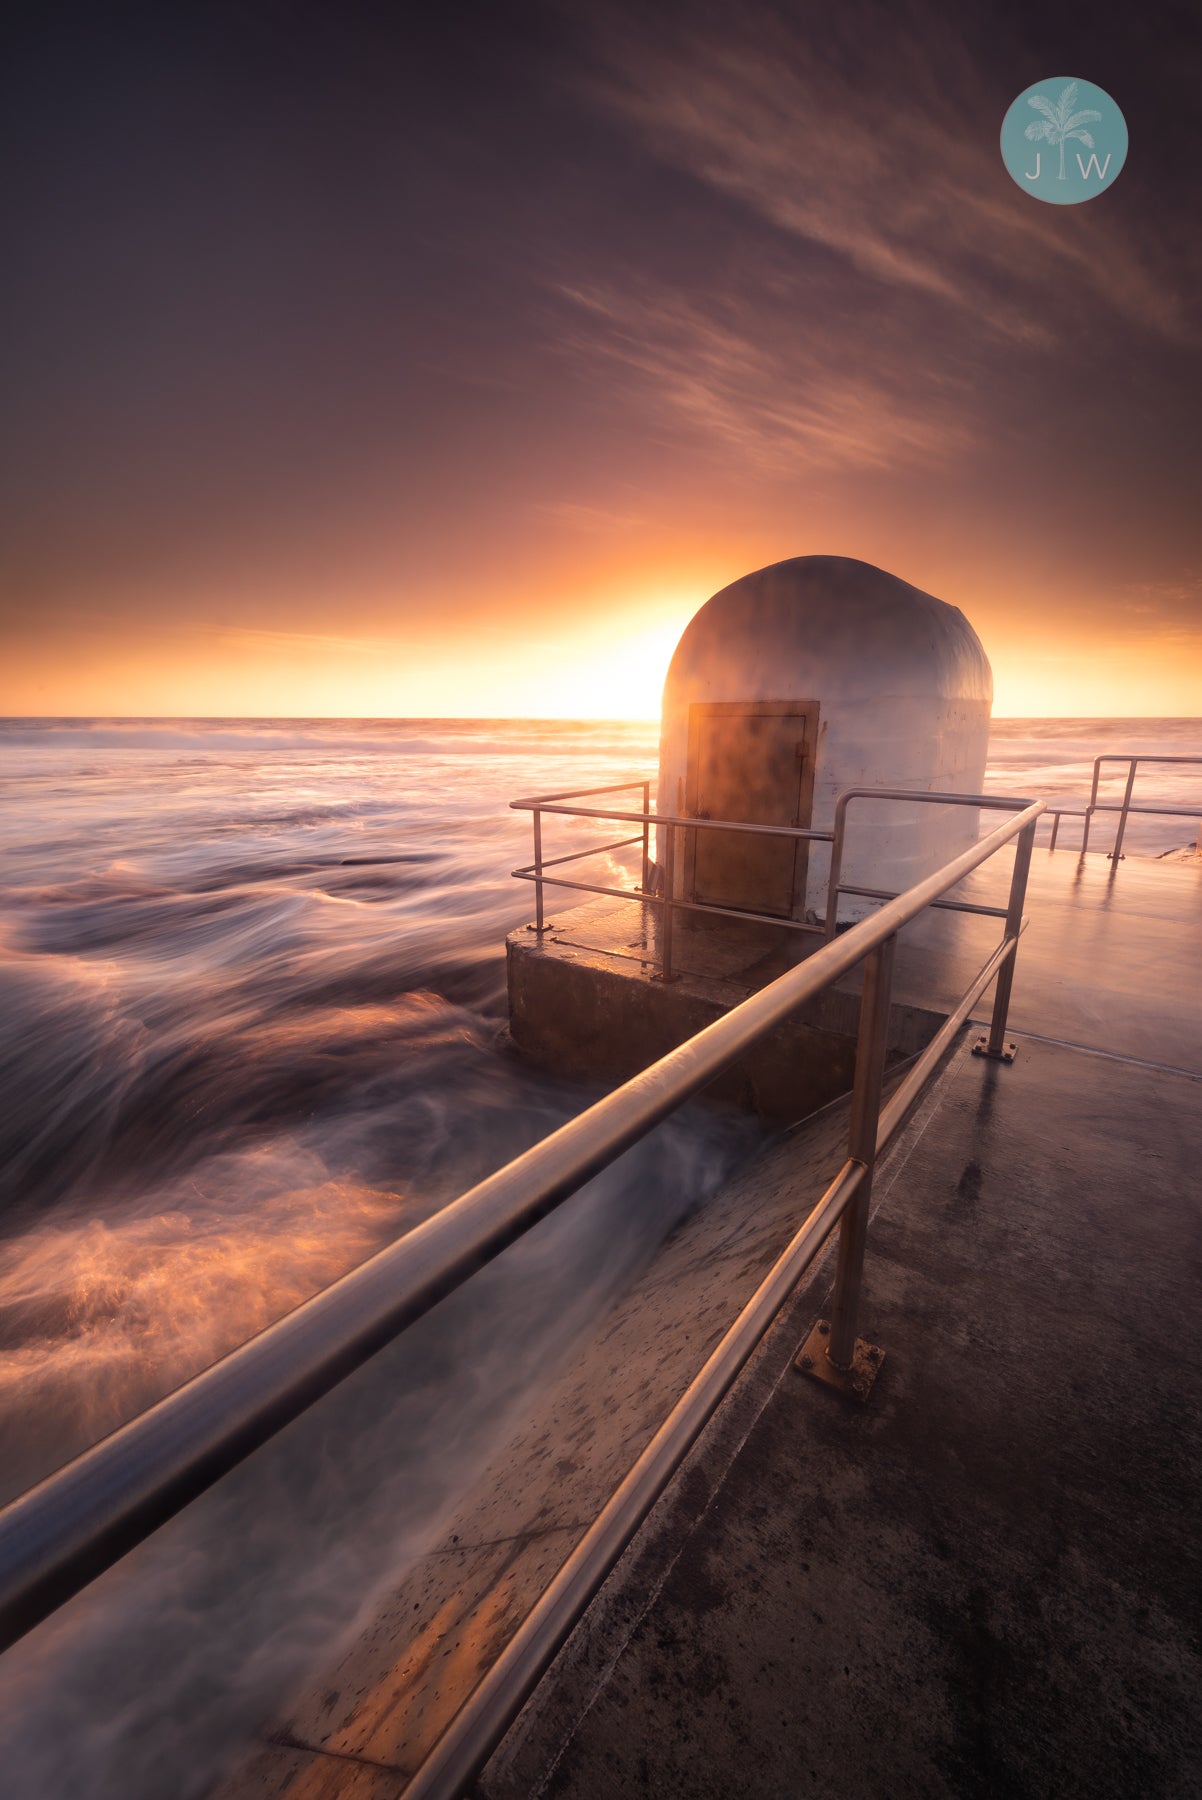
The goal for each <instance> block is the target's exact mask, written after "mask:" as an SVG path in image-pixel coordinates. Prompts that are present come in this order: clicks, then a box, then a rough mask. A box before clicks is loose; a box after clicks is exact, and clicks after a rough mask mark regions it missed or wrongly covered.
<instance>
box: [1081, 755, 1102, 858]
mask: <svg viewBox="0 0 1202 1800" xmlns="http://www.w3.org/2000/svg"><path fill="white" fill-rule="evenodd" d="M1101 775H1102V759H1101V757H1100V756H1095V757H1094V759H1093V782H1092V784H1091V786H1090V790H1089V805H1088V806H1087V807H1086V808H1085V830H1084V831H1083V832H1082V834H1081V854H1082V856H1084V855H1085V852H1086V851H1087V850H1088V849H1089V828H1090V826H1091V825H1092V824H1093V816H1094V813H1095V811H1096V810H1097V805H1098V782H1099V780H1100V779H1101Z"/></svg>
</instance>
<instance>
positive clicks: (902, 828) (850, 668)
mask: <svg viewBox="0 0 1202 1800" xmlns="http://www.w3.org/2000/svg"><path fill="white" fill-rule="evenodd" d="M992 697H993V678H992V674H991V671H990V667H989V662H988V660H987V658H986V656H985V652H984V651H983V649H982V648H981V644H980V640H979V639H978V638H977V635H976V633H975V632H974V631H973V629H972V626H971V625H970V624H969V623H968V621H967V619H966V618H965V617H964V615H963V613H961V612H960V610H959V609H958V608H957V607H954V606H949V605H947V604H946V603H945V602H944V601H942V600H936V599H935V598H934V597H933V596H932V595H930V594H925V593H923V592H922V591H921V590H920V589H918V588H914V587H911V586H910V585H909V583H908V582H904V581H901V580H899V579H898V577H897V576H895V575H889V574H887V573H886V572H885V571H884V570H883V569H878V568H875V567H874V566H873V565H872V564H871V563H865V562H858V561H856V560H855V559H853V558H850V557H842V556H800V557H793V558H791V559H790V560H789V561H787V562H780V563H774V564H773V565H772V566H771V567H769V568H766V569H758V570H756V571H755V573H754V574H751V575H745V576H743V577H742V578H741V579H740V580H739V581H735V582H732V583H731V585H730V586H729V587H726V588H723V589H722V590H721V592H720V593H717V594H715V595H714V596H713V598H712V599H711V600H708V601H707V602H706V604H705V605H704V606H703V607H702V608H701V610H700V611H699V612H698V613H697V614H696V615H695V617H694V618H693V619H692V620H691V621H690V623H689V625H688V626H687V627H686V629H685V631H684V634H683V636H682V637H681V639H680V642H679V644H678V645H677V647H676V651H675V654H674V655H673V657H672V661H671V664H670V666H669V669H668V675H667V680H666V682H665V684H664V699H663V715H662V732H661V740H660V770H659V803H658V804H659V810H660V811H661V812H672V813H679V814H682V815H686V816H689V817H694V818H695V817H704V816H707V815H708V816H709V817H711V818H715V819H717V818H734V819H749V820H754V821H756V822H758V823H778V824H788V823H795V822H796V823H800V824H810V825H812V826H814V827H815V828H818V829H825V828H827V827H828V826H829V825H830V823H831V820H832V818H833V812H834V804H835V799H836V797H837V796H838V794H839V793H841V792H842V791H843V790H844V789H846V788H850V787H868V786H878V787H905V788H913V789H916V790H925V791H928V792H929V791H932V790H936V791H939V790H943V791H949V792H959V793H979V792H980V791H981V783H982V780H983V778H984V770H985V754H986V747H987V742H988V735H989V713H990V706H991V702H992ZM791 761H792V762H793V763H795V765H796V769H795V771H793V770H791V766H790V765H791ZM795 790H796V791H795ZM731 805H737V806H738V810H737V811H733V812H732V811H728V810H725V809H726V808H727V807H729V806H731ZM977 831H978V814H977V813H976V811H975V810H973V809H970V808H964V807H936V806H905V805H902V804H892V805H886V804H885V803H878V804H872V803H870V802H857V803H856V804H855V806H854V807H853V809H852V824H851V829H850V832H849V837H848V850H847V856H846V860H845V864H844V879H845V880H849V881H853V882H859V883H860V884H862V885H865V886H873V887H882V888H890V889H894V890H897V889H901V888H904V887H907V886H909V885H911V884H912V883H913V882H914V881H916V880H918V879H920V877H921V876H922V875H924V874H926V873H928V872H929V871H930V870H931V869H934V868H936V867H938V866H939V865H940V864H941V863H943V862H945V861H947V860H948V859H949V858H950V857H951V856H953V855H955V854H956V853H957V852H958V851H959V850H961V849H963V848H964V847H965V846H966V845H967V844H968V843H971V842H972V841H974V840H975V837H976V835H977ZM684 835H685V836H686V837H687V838H688V839H695V840H696V846H694V847H690V846H682V849H683V850H684V851H685V852H686V853H685V854H682V855H680V856H678V859H677V875H676V881H675V884H674V885H675V887H676V890H677V892H678V893H680V894H682V895H684V896H685V897H694V889H696V891H695V897H696V898H697V899H699V900H701V899H704V898H707V897H708V898H709V900H710V903H711V904H724V903H725V904H730V905H732V906H735V907H736V908H742V909H746V910H761V905H762V897H763V896H762V893H761V891H760V889H759V888H758V887H757V882H759V881H760V878H761V874H762V876H763V879H764V880H765V881H766V882H767V883H768V887H770V888H772V887H774V886H775V896H774V897H773V896H772V895H770V896H769V898H770V900H771V901H772V903H771V904H768V905H766V906H763V907H762V909H763V910H765V911H768V912H770V913H773V914H774V915H776V916H793V917H800V916H802V913H803V909H804V910H805V911H807V912H809V913H810V914H811V915H813V914H818V915H821V914H822V913H823V911H824V907H825V891H826V877H827V873H828V869H829V852H828V850H827V849H826V847H825V846H820V845H814V846H813V847H812V848H811V850H810V851H809V853H808V855H807V854H806V853H805V852H804V851H803V852H802V853H801V856H800V858H799V861H798V863H797V865H796V869H795V872H794V875H793V876H792V877H790V876H789V875H788V874H787V873H786V872H784V871H783V868H782V865H781V863H780V858H781V855H782V854H783V853H784V851H785V850H786V849H787V848H788V847H787V846H785V845H783V844H782V841H781V840H770V839H767V838H763V839H750V838H747V837H746V836H743V837H741V838H738V839H736V837H735V834H733V833H729V834H726V836H725V838H724V839H723V834H721V833H717V832H704V831H702V832H690V833H687V834H684ZM703 844H704V846H705V847H704V849H702V848H700V846H702V845H703ZM723 844H724V845H725V850H726V855H727V858H728V860H729V857H730V855H731V854H732V853H733V851H734V849H735V848H738V849H739V851H740V852H741V853H743V860H744V861H745V862H746V860H747V858H748V857H750V860H751V863H752V864H754V863H755V861H756V859H757V858H760V859H761V860H762V861H763V868H762V870H761V874H757V872H756V870H755V868H754V867H751V868H750V869H749V870H748V871H747V872H746V873H745V874H744V875H743V876H740V877H735V876H732V875H731V874H730V873H729V871H728V873H727V874H726V875H724V876H722V875H719V874H717V873H715V870H714V869H710V871H709V873H708V874H705V872H704V871H703V869H702V862H703V860H704V859H705V858H707V857H708V858H709V859H710V861H711V862H713V859H714V857H715V856H718V855H719V852H720V849H721V846H722V845H723ZM790 854H791V852H790ZM773 857H775V863H773ZM770 865H771V867H770ZM703 875H704V879H702V877H703ZM732 882H733V886H732ZM740 882H742V883H743V886H744V887H745V888H746V893H745V895H744V897H743V898H738V897H736V896H737V894H738V891H739V889H740ZM782 882H783V884H784V885H783V886H781V885H780V884H781V883H782ZM790 883H792V886H791V891H790ZM724 884H725V887H724ZM707 886H708V888H709V890H710V892H709V893H708V896H707V893H705V892H703V891H701V890H702V889H703V888H706V887H707ZM764 891H767V890H764ZM786 895H787V902H786ZM757 896H758V897H757ZM865 910H867V906H866V904H864V903H861V904H856V903H854V902H850V901H844V902H843V904H842V905H841V906H840V918H854V917H858V916H860V915H861V914H862V913H863V912H864V911H865Z"/></svg>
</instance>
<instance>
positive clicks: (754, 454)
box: [562, 279, 973, 474]
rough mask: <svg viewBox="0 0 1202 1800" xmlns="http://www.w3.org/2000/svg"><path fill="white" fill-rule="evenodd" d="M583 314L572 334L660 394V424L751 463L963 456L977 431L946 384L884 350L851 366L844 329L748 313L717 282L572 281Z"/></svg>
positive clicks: (785, 469) (863, 462)
mask: <svg viewBox="0 0 1202 1800" xmlns="http://www.w3.org/2000/svg"><path fill="white" fill-rule="evenodd" d="M562 292H563V296H564V298H565V299H566V300H567V301H569V302H570V304H571V306H572V307H573V308H574V309H575V310H576V312H577V313H578V314H579V315H580V325H579V326H578V328H577V329H576V331H575V333H573V331H572V329H571V327H569V328H568V329H567V331H566V333H565V342H566V344H567V346H568V347H569V348H573V347H574V348H576V349H577V350H579V352H580V354H581V356H582V358H584V359H591V360H592V361H593V363H594V364H595V363H596V362H597V360H598V359H600V360H601V362H602V363H603V364H605V365H606V366H607V369H608V374H607V380H609V381H610V382H613V381H614V379H615V374H616V375H617V376H618V379H619V383H620V377H621V374H622V373H623V372H625V375H626V376H627V386H628V387H639V388H641V389H642V390H643V392H644V395H645V396H646V397H647V398H648V399H649V400H651V401H653V402H654V410H655V413H656V417H657V429H658V430H659V431H660V433H661V434H662V433H663V431H664V430H665V419H666V420H667V421H669V425H668V429H669V430H671V429H673V428H674V429H675V431H676V432H677V433H678V434H684V435H687V437H688V438H689V440H690V441H691V442H692V443H693V444H694V445H695V446H697V447H700V448H701V449H703V450H705V449H708V450H709V451H710V452H711V453H712V454H716V455H723V456H729V455H730V454H731V453H732V452H733V453H737V455H738V457H739V459H740V462H741V464H742V465H743V466H747V467H750V468H753V469H756V470H759V471H762V472H770V473H777V474H791V473H797V472H799V471H802V470H832V471H837V470H845V469H865V470H871V469H887V468H892V467H894V466H896V465H897V464H898V463H899V462H913V461H915V460H918V461H921V462H939V461H941V460H943V459H945V458H948V457H950V456H953V455H956V454H961V453H963V452H964V451H965V450H967V449H968V448H969V447H970V446H971V444H972V442H973V434H972V431H971V429H970V428H969V426H968V425H967V424H966V423H965V422H964V420H963V419H962V418H961V417H959V416H957V409H956V405H955V404H954V402H955V400H957V399H960V398H962V396H959V395H953V394H952V393H950V392H949V391H948V384H942V385H940V384H931V383H924V382H923V380H922V379H921V377H920V378H919V380H918V381H917V382H915V381H914V379H913V375H912V372H910V371H908V370H906V369H905V368H904V367H901V368H895V369H893V370H892V371H891V370H890V368H889V367H888V358H880V357H875V358H874V356H873V354H872V352H871V351H870V350H866V349H860V350H858V351H857V353H856V356H855V359H854V363H851V364H850V365H849V358H848V351H847V346H846V345H845V344H843V343H842V342H841V341H840V338H839V336H838V334H837V333H832V332H831V331H830V330H829V329H828V328H821V327H819V325H818V324H817V323H816V322H815V323H813V324H811V323H809V322H808V321H804V320H803V321H800V322H799V321H798V320H796V319H791V320H785V321H784V322H783V324H782V322H781V321H780V320H779V319H778V320H775V321H773V328H772V329H768V328H766V322H765V319H764V317H763V314H762V312H760V311H758V310H757V311H755V312H753V314H752V315H751V316H750V317H745V318H740V313H741V311H742V307H741V304H740V300H739V297H738V296H737V295H735V294H732V293H729V292H724V291H722V290H721V288H719V287H717V286H715V290H714V291H713V292H711V293H710V294H709V295H708V296H706V297H705V299H704V300H694V299H692V298H691V297H687V296H685V295H683V294H680V293H679V292H674V291H672V290H669V289H667V288H665V287H664V286H662V285H659V284H656V283H655V282H653V281H651V280H650V279H648V280H645V281H643V282H641V283H638V284H628V285H627V286H626V287H625V288H624V289H616V288H602V287H587V288H583V287H565V288H564V289H563V290H562Z"/></svg>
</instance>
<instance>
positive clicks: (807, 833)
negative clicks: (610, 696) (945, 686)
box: [509, 779, 1031, 981]
mask: <svg viewBox="0 0 1202 1800" xmlns="http://www.w3.org/2000/svg"><path fill="white" fill-rule="evenodd" d="M634 787H642V789H643V810H642V812H633V811H621V810H617V809H610V808H605V807H591V806H579V805H575V804H570V803H571V802H575V801H578V800H582V799H585V798H590V797H596V796H598V795H601V794H608V793H625V792H626V791H628V790H629V789H630V788H634ZM649 792H650V783H649V782H648V781H642V780H639V779H634V780H631V781H627V782H621V783H616V784H615V785H614V786H613V787H609V788H579V789H577V790H575V791H572V792H567V793H562V794H538V795H534V796H531V797H528V798H525V799H521V800H511V801H510V802H509V804H510V807H511V808H512V809H514V810H515V811H520V812H529V813H532V814H533V817H534V861H533V862H532V863H528V864H526V865H525V867H523V868H520V869H514V870H512V871H511V873H512V874H513V875H514V876H515V877H516V879H517V880H519V881H532V882H533V883H534V890H535V926H534V928H535V930H536V931H537V932H538V934H539V936H540V937H541V936H542V934H543V932H544V931H545V929H546V906H545V901H544V894H543V890H544V888H547V887H559V888H566V889H569V890H570V891H571V892H574V893H580V894H602V895H604V896H605V897H606V898H613V899H619V900H638V901H640V902H642V903H643V904H645V905H649V906H651V907H652V908H657V909H658V910H659V913H660V919H661V925H660V935H659V964H660V979H661V980H662V981H674V980H675V979H676V969H675V963H674V960H673V950H674V938H675V934H674V931H673V921H674V919H675V916H676V914H677V913H681V912H688V913H704V914H709V915H710V916H712V917H716V918H726V919H739V920H741V921H742V922H743V923H744V924H752V925H774V926H778V927H780V928H781V929H783V930H786V931H801V932H810V933H813V934H815V935H817V936H820V937H823V938H825V940H826V941H827V942H828V943H829V942H830V940H831V939H832V938H833V937H834V935H835V930H836V925H837V921H838V910H839V896H840V895H841V894H854V895H857V896H859V897H861V898H867V899H873V900H892V899H894V898H895V897H896V893H895V890H892V889H885V888H872V887H859V886H856V885H854V884H852V883H849V882H845V881H843V880H842V879H841V876H842V871H843V853H844V846H845V843H846V838H847V811H848V807H849V805H850V804H851V802H852V801H853V800H886V801H903V802H907V803H908V802H910V801H916V802H920V803H925V804H927V805H932V806H970V807H973V808H975V809H977V810H978V811H979V810H984V811H986V812H1018V811H1021V809H1022V808H1023V807H1025V806H1029V805H1030V804H1031V802H1030V800H1029V799H1028V798H1020V797H1016V796H1014V795H1006V794H943V793H927V792H924V791H922V790H915V789H912V788H868V787H864V788H849V789H848V790H847V791H846V792H845V793H842V794H840V795H839V797H838V799H837V800H836V802H835V816H834V822H833V825H832V827H831V829H830V830H829V831H825V830H819V829H817V828H815V827H811V826H803V825H753V824H749V823H748V822H747V821H746V820H743V819H738V820H736V819H695V818H682V817H679V816H677V815H676V814H674V813H657V812H651V811H650V809H649ZM547 813H550V814H552V815H559V816H561V817H566V818H572V819H605V820H609V821H615V820H625V821H627V822H629V823H631V824H636V823H637V824H641V825H642V828H643V830H642V844H643V882H642V886H641V887H638V888H624V887H615V886H614V885H613V884H612V883H609V884H602V883H600V882H589V881H571V880H567V879H565V878H564V877H563V876H560V875H548V874H547V872H546V871H547V870H548V869H553V868H560V867H562V866H563V864H565V863H570V862H582V861H585V860H586V859H587V858H589V857H591V856H600V855H601V854H602V853H603V852H605V851H608V850H617V849H621V848H623V847H625V846H626V845H628V844H633V843H637V842H638V841H639V840H638V838H636V837H629V838H619V839H617V840H616V841H615V842H613V843H606V844H589V845H586V846H585V848H584V849H582V850H570V851H568V852H567V854H566V855H563V856H553V857H544V856H543V848H542V846H543V835H542V820H543V815H544V814H547ZM652 825H655V826H656V828H657V832H656V848H657V850H662V855H663V859H664V860H663V864H662V867H661V868H660V869H659V871H658V873H659V877H660V879H659V882H658V884H657V885H656V886H655V888H654V890H653V887H652V883H651V880H650V878H649V877H650V871H651V870H652V868H653V867H654V865H653V864H652V863H651V860H650V853H649V844H650V828H651V826H652ZM681 829H685V830H688V831H728V832H742V833H745V834H746V835H748V836H751V837H778V838H794V839H798V840H805V841H808V842H816V843H825V844H829V845H830V846H831V862H830V875H829V877H828V880H827V888H826V903H825V908H824V918H823V923H822V924H817V923H811V922H810V921H809V920H805V919H790V918H781V917H780V916H779V914H776V913H758V912H749V911H747V910H745V909H743V908H735V907H730V906H715V905H714V904H712V903H711V902H709V901H701V900H687V899H685V898H684V897H683V896H679V895H677V894H676V893H675V882H676V839H677V834H678V832H679V831H680V830H681ZM933 904H934V905H936V906H938V907H940V908H942V909H945V910H947V911H949V912H965V913H981V914H983V915H984V916H986V917H988V918H999V919H1000V918H1003V917H1004V916H1005V909H1004V908H1001V907H994V906H977V905H974V904H973V903H971V902H970V901H967V900H937V901H935V902H933Z"/></svg>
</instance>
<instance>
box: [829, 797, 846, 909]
mask: <svg viewBox="0 0 1202 1800" xmlns="http://www.w3.org/2000/svg"><path fill="white" fill-rule="evenodd" d="M846 833H847V798H846V796H844V795H842V794H841V795H840V796H839V799H838V800H837V801H836V802H835V825H834V837H833V839H832V840H831V868H830V874H829V875H828V876H827V880H826V918H825V919H824V920H823V937H824V939H825V941H826V942H827V943H828V944H830V943H833V942H834V938H835V928H836V926H837V925H838V923H839V882H840V879H841V877H842V874H843V839H844V837H845V836H846Z"/></svg>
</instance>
